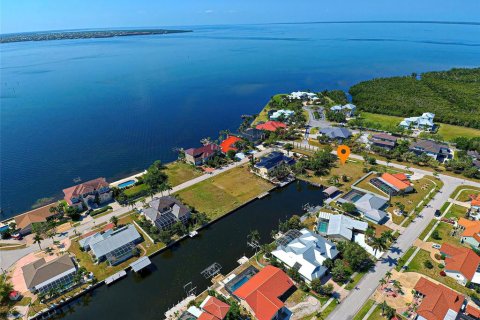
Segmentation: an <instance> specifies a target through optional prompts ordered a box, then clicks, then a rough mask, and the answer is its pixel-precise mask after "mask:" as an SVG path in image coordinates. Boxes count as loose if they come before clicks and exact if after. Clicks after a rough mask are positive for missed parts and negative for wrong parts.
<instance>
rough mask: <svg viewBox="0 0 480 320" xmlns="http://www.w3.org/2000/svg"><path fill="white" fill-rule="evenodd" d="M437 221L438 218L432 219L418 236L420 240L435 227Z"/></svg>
mask: <svg viewBox="0 0 480 320" xmlns="http://www.w3.org/2000/svg"><path fill="white" fill-rule="evenodd" d="M435 223H437V220H432V221H430V223H429V224H428V226H427V227H426V228H425V229H424V230H423V232H422V233H421V234H420V236H419V237H418V239H420V240H423V239H424V238H425V237H426V236H427V234H428V233H429V232H430V230H431V229H432V228H433V226H434V225H435Z"/></svg>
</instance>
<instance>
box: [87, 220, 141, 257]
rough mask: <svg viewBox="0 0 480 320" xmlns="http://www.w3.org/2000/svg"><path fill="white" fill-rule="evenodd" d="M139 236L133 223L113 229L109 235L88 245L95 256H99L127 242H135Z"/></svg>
mask: <svg viewBox="0 0 480 320" xmlns="http://www.w3.org/2000/svg"><path fill="white" fill-rule="evenodd" d="M140 238H141V236H140V234H139V233H138V231H137V229H136V228H135V226H134V225H133V224H129V225H128V226H126V227H123V228H121V229H118V230H115V232H113V233H112V234H111V235H110V237H108V238H105V239H103V240H101V241H99V242H97V243H94V244H92V245H91V246H90V248H91V250H92V252H93V254H94V255H95V257H97V258H100V257H103V256H105V255H106V254H107V253H109V252H112V251H114V250H115V249H118V248H120V247H122V246H124V245H126V244H128V243H131V242H135V241H137V240H139V239H140Z"/></svg>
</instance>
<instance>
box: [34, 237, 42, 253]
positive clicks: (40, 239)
mask: <svg viewBox="0 0 480 320" xmlns="http://www.w3.org/2000/svg"><path fill="white" fill-rule="evenodd" d="M42 240H43V238H42V236H41V235H40V234H38V233H35V236H34V237H33V243H38V247H39V248H40V250H42V246H41V245H40V243H41V242H42Z"/></svg>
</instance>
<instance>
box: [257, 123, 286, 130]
mask: <svg viewBox="0 0 480 320" xmlns="http://www.w3.org/2000/svg"><path fill="white" fill-rule="evenodd" d="M255 128H256V129H258V130H263V131H270V132H275V131H277V130H282V129H285V128H287V125H286V124H285V123H283V122H280V121H267V122H265V123H260V124H257V126H256V127H255Z"/></svg>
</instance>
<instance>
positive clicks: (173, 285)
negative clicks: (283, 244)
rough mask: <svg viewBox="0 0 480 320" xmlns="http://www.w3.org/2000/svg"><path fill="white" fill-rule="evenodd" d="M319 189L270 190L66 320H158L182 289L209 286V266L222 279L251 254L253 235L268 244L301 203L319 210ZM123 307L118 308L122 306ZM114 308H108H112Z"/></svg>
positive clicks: (301, 185)
mask: <svg viewBox="0 0 480 320" xmlns="http://www.w3.org/2000/svg"><path fill="white" fill-rule="evenodd" d="M322 199H323V195H322V192H321V191H320V189H319V188H316V187H314V186H311V185H309V184H308V183H306V182H303V181H298V182H293V183H291V184H290V185H288V186H286V187H284V188H279V189H275V190H273V191H272V192H271V194H270V195H269V196H267V197H265V198H262V199H259V200H256V201H253V202H251V203H249V204H248V205H246V206H244V207H242V208H240V209H238V210H236V211H234V212H233V213H232V214H231V215H229V216H227V217H225V218H224V219H221V220H219V221H218V222H216V223H215V224H213V225H211V226H209V227H207V228H206V229H205V230H203V231H201V232H200V235H199V236H198V237H196V238H193V239H190V238H187V239H185V240H184V241H182V242H180V243H178V244H176V245H175V246H173V247H172V248H169V249H166V250H165V251H163V252H161V253H160V254H158V255H156V256H154V257H153V258H152V263H153V265H154V266H153V268H154V270H153V272H152V273H150V274H147V275H146V276H144V277H140V276H138V275H136V274H133V273H130V274H129V275H128V277H127V278H126V279H123V280H121V281H119V282H117V283H115V284H113V285H112V286H110V287H107V286H102V287H100V288H99V289H97V290H95V291H94V292H93V293H92V295H91V296H90V295H89V296H86V297H85V298H82V299H80V300H78V301H77V302H75V303H74V304H73V305H72V306H73V308H74V310H75V312H73V313H70V314H67V315H65V318H68V319H88V318H94V317H95V318H99V319H103V318H108V319H159V318H163V314H164V312H165V311H166V310H167V309H168V308H170V307H171V306H172V305H173V304H174V303H176V302H178V301H179V300H180V299H182V298H184V297H185V292H184V290H183V286H184V285H185V284H186V283H188V282H190V281H192V282H193V285H194V286H197V293H199V292H201V291H203V290H204V289H205V288H206V287H207V286H208V285H210V284H211V282H210V281H209V280H206V279H204V278H203V277H202V276H201V275H200V272H201V271H202V270H203V269H204V268H206V267H207V266H209V265H210V264H212V263H214V262H218V263H220V264H221V265H222V272H223V273H226V272H228V271H229V270H232V269H234V268H235V267H236V265H237V263H236V260H237V259H239V258H240V257H241V256H243V255H248V256H249V255H251V254H252V253H253V252H252V251H251V250H250V249H249V248H248V247H247V244H246V239H247V235H248V233H249V232H250V231H251V230H254V229H257V230H258V231H259V232H260V235H261V237H262V240H261V242H262V243H263V242H267V241H268V242H269V241H270V231H271V230H272V229H276V228H277V226H278V221H279V220H284V219H286V218H288V217H290V216H292V215H293V214H301V213H302V206H303V205H304V204H305V203H310V204H321V203H322ZM127 301H128V303H122V302H127ZM113 306H114V307H113Z"/></svg>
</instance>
